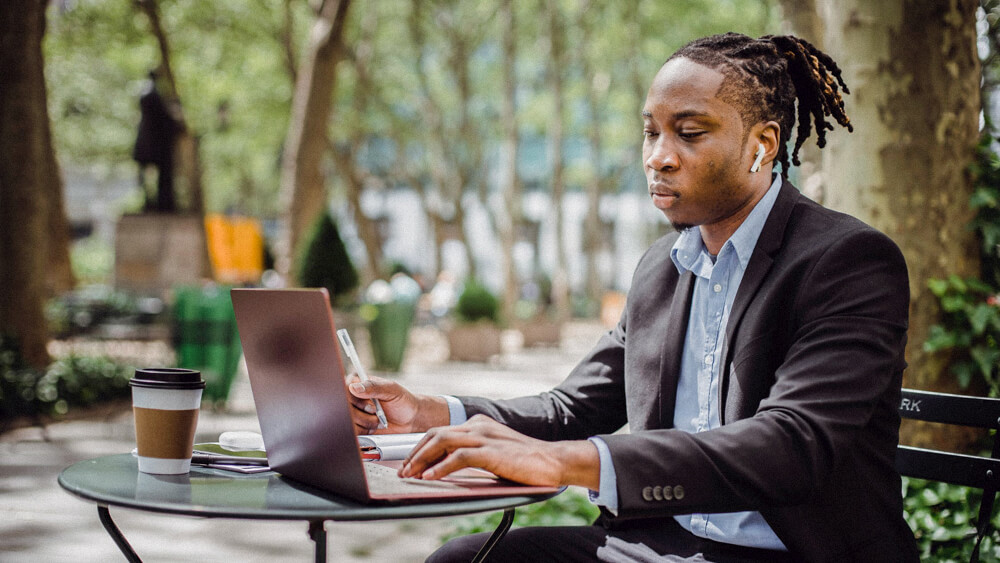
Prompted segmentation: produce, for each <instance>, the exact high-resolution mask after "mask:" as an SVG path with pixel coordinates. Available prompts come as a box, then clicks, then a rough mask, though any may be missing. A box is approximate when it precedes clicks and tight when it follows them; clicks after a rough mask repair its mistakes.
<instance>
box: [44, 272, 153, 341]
mask: <svg viewBox="0 0 1000 563" xmlns="http://www.w3.org/2000/svg"><path fill="white" fill-rule="evenodd" d="M139 301H140V300H138V299H136V297H135V296H133V295H131V294H129V293H126V292H124V291H120V290H116V289H114V288H112V287H110V286H107V285H89V286H83V287H80V288H79V289H76V290H74V291H71V292H68V293H64V294H62V295H60V296H58V297H54V298H52V299H50V300H49V301H48V302H47V303H46V306H45V316H46V320H47V321H48V324H49V332H50V333H51V334H53V335H54V336H56V337H57V338H66V337H70V336H75V335H79V334H83V333H86V332H87V331H89V330H92V329H93V328H95V327H97V326H98V325H100V324H101V323H103V322H105V321H128V322H130V323H136V324H148V323H150V322H153V321H154V320H155V319H156V317H157V315H158V314H159V312H156V311H147V310H143V308H142V307H141V306H140V303H139ZM146 301H148V299H147V300H146ZM154 301H155V299H154Z"/></svg>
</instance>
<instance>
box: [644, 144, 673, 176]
mask: <svg viewBox="0 0 1000 563" xmlns="http://www.w3.org/2000/svg"><path fill="white" fill-rule="evenodd" d="M645 164H646V167H647V168H649V169H650V170H656V171H660V172H666V171H669V170H675V169H676V168H677V167H678V159H677V151H676V150H675V149H674V147H673V145H672V143H669V142H667V141H666V140H665V139H663V135H660V137H659V138H658V139H656V141H655V142H654V143H653V146H652V148H651V149H650V151H649V156H647V157H646V163H645Z"/></svg>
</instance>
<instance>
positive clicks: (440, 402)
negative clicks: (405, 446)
mask: <svg viewBox="0 0 1000 563" xmlns="http://www.w3.org/2000/svg"><path fill="white" fill-rule="evenodd" d="M347 383H348V390H349V391H350V395H349V398H350V400H351V406H353V407H354V408H353V409H351V418H352V419H353V420H354V432H355V434H401V433H406V432H424V431H425V430H427V429H428V428H431V427H433V426H443V425H446V424H448V422H449V415H448V403H447V402H445V400H444V399H443V398H441V397H433V396H430V395H417V394H414V393H411V392H410V391H409V390H408V389H406V388H405V387H403V386H402V385H400V384H399V383H396V382H395V381H389V380H388V379H382V378H381V377H375V376H372V377H370V378H369V379H368V381H361V379H359V378H358V376H357V375H354V374H352V375H350V376H348V377H347ZM371 399H378V400H379V402H380V403H381V404H382V410H383V411H385V418H386V419H387V420H388V422H389V427H388V428H379V427H378V418H377V417H376V416H375V404H374V403H373V402H372V401H371Z"/></svg>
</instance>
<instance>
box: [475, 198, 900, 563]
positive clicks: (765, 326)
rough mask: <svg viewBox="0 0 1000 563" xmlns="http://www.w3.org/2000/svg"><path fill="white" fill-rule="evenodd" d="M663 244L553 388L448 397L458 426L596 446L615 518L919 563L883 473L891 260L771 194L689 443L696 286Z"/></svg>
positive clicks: (893, 336)
mask: <svg viewBox="0 0 1000 563" xmlns="http://www.w3.org/2000/svg"><path fill="white" fill-rule="evenodd" d="M677 236H678V235H677V234H676V233H673V234H670V235H667V236H665V237H664V238H662V239H660V240H659V241H657V242H656V243H654V244H653V246H652V247H651V248H650V249H649V250H648V251H647V252H646V254H645V255H644V256H643V258H642V259H641V260H640V262H639V265H638V267H637V268H636V271H635V274H634V276H633V280H632V287H631V289H630V291H629V295H628V302H627V305H626V307H625V311H624V313H623V314H622V318H621V321H620V322H619V324H618V326H617V327H616V328H615V329H614V330H612V331H610V332H608V334H606V335H605V336H604V337H602V338H601V340H600V341H599V342H598V344H597V346H596V347H595V348H594V350H593V351H592V352H591V353H590V354H589V355H588V356H587V357H586V358H584V359H583V361H582V362H581V363H580V364H579V365H578V366H577V367H576V368H575V369H574V370H573V371H572V372H571V373H570V374H569V376H568V377H567V379H566V380H565V381H564V382H563V383H561V384H560V385H559V386H558V387H556V388H555V389H553V390H552V391H549V392H546V393H543V394H541V395H539V396H534V397H523V398H518V399H511V400H503V401H488V400H484V399H477V398H471V397H463V398H462V401H463V403H464V405H465V408H466V411H467V412H468V414H469V415H470V416H471V415H473V414H477V413H482V414H485V415H487V416H490V417H492V418H495V419H497V420H499V421H500V422H503V423H505V424H508V425H509V426H511V427H512V428H514V429H516V430H518V431H521V432H523V433H525V434H528V435H531V436H535V437H538V438H542V439H546V440H565V439H582V438H586V437H589V436H595V435H600V436H601V437H602V438H603V439H604V440H605V441H606V442H607V444H608V447H609V449H610V450H611V456H612V459H613V460H614V465H615V471H616V473H617V477H618V502H619V507H618V520H622V521H627V519H631V518H650V517H663V516H669V515H673V514H683V513H691V512H734V511H742V510H758V511H760V512H761V513H762V514H763V515H764V518H765V519H766V520H767V522H768V523H769V524H770V525H771V527H772V528H773V529H774V531H775V533H777V535H778V537H779V538H781V540H782V541H783V542H784V543H785V545H786V546H788V548H789V549H790V550H791V551H792V552H793V554H795V555H796V556H797V557H800V558H801V560H803V561H916V560H917V551H916V543H915V541H914V538H913V535H912V533H911V532H910V530H909V528H908V527H907V525H906V523H905V521H904V520H903V506H902V499H901V494H900V490H901V486H900V478H899V475H898V474H897V473H896V471H895V469H894V467H893V465H894V459H895V452H896V445H897V442H898V437H899V416H898V414H897V408H898V406H899V401H900V393H899V389H900V385H901V378H902V372H903V369H904V367H905V361H904V359H903V348H904V346H905V343H906V328H907V314H908V307H909V286H908V280H907V273H906V264H905V262H904V261H903V256H902V254H901V253H900V251H899V249H898V248H897V247H896V245H895V244H894V243H893V242H892V241H891V240H889V238H888V237H886V236H885V235H883V234H881V233H879V232H878V231H876V230H874V229H872V228H871V227H869V226H867V225H865V224H864V223H862V222H860V221H858V220H856V219H854V218H852V217H849V216H847V215H844V214H841V213H837V212H834V211H831V210H828V209H825V208H823V207H822V206H820V205H818V204H816V203H814V202H812V201H810V200H809V199H807V198H805V197H803V196H801V195H800V194H799V193H798V191H797V190H796V189H795V187H794V186H792V185H791V184H790V183H788V182H785V183H784V184H783V185H782V186H781V192H780V193H779V195H778V198H777V200H776V201H775V204H774V207H773V209H772V211H771V214H770V216H769V217H768V219H767V222H766V223H765V225H764V229H763V231H762V232H761V235H760V238H759V239H758V241H757V247H756V248H755V250H754V253H753V256H752V257H751V259H750V262H749V264H748V266H747V270H746V273H745V274H744V277H743V282H742V284H741V285H740V288H739V290H738V293H737V295H736V301H735V302H734V304H733V309H732V313H731V315H730V319H729V324H728V326H727V327H726V340H725V346H724V348H723V352H722V357H723V358H724V361H723V362H721V368H722V373H721V379H720V385H719V390H720V395H721V397H720V401H721V403H720V405H721V408H720V412H721V413H722V426H721V427H720V428H717V429H714V430H711V431H708V432H703V433H699V434H687V433H684V432H681V431H679V430H674V429H672V426H673V411H674V402H675V396H676V392H677V379H678V375H679V371H680V360H681V348H682V346H683V344H684V335H685V333H686V326H687V320H688V311H689V309H690V302H691V290H692V287H693V283H692V282H693V275H692V274H690V273H687V274H685V275H683V276H680V275H679V274H678V273H677V269H676V268H675V267H674V264H673V262H672V261H671V260H670V248H671V247H672V245H673V243H674V241H675V240H676V238H677ZM626 423H627V424H628V425H629V428H630V433H628V434H614V435H610V434H611V433H613V432H615V431H616V430H618V429H619V428H621V427H622V426H623V425H625V424H626Z"/></svg>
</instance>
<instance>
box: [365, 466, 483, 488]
mask: <svg viewBox="0 0 1000 563" xmlns="http://www.w3.org/2000/svg"><path fill="white" fill-rule="evenodd" d="M362 465H364V466H365V476H366V477H367V478H368V490H369V491H371V492H372V493H377V494H389V495H394V494H404V493H427V492H433V491H443V490H444V491H449V490H450V491H454V490H462V489H466V488H467V487H463V486H461V485H458V484H455V483H446V482H444V481H423V480H421V479H404V478H402V477H400V476H399V475H397V474H396V470H395V469H393V468H391V467H386V466H384V465H379V464H377V463H364V464H362Z"/></svg>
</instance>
